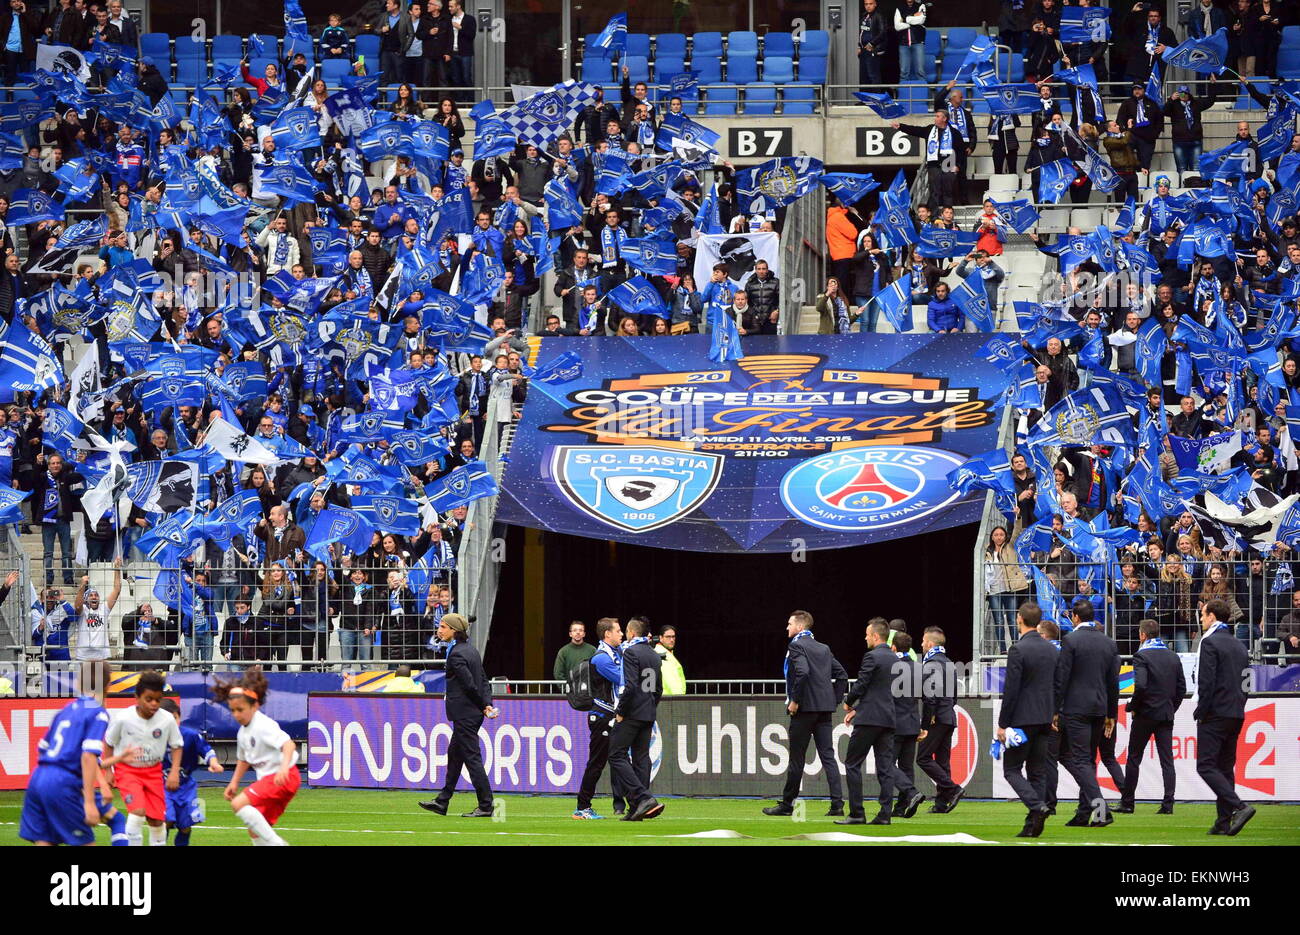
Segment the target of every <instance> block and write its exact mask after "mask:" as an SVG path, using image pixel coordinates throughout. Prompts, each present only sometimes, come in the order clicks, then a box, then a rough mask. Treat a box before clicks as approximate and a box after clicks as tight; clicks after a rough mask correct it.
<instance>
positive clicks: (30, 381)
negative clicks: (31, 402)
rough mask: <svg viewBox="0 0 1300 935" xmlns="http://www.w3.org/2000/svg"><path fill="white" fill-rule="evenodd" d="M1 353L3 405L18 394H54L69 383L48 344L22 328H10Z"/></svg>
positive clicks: (52, 349)
mask: <svg viewBox="0 0 1300 935" xmlns="http://www.w3.org/2000/svg"><path fill="white" fill-rule="evenodd" d="M2 347H3V349H2V350H0V402H12V401H13V399H14V394H15V393H16V392H25V391H34V392H37V393H39V392H40V391H41V390H52V389H54V388H55V387H59V386H62V385H63V384H64V383H66V382H67V379H66V378H65V377H64V375H63V363H62V362H61V361H60V360H59V358H58V357H57V356H56V355H55V353H54V348H52V347H50V345H49V342H47V341H46V340H45V339H44V338H42V337H41V336H40V335H38V334H33V333H32V331H31V330H30V329H28V328H26V327H24V326H23V325H21V324H18V325H14V326H11V327H10V328H9V331H8V333H7V334H5V340H4V344H3V346H2Z"/></svg>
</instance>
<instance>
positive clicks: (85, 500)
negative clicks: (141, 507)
mask: <svg viewBox="0 0 1300 935" xmlns="http://www.w3.org/2000/svg"><path fill="white" fill-rule="evenodd" d="M130 486H131V475H130V474H128V473H127V471H126V462H125V461H123V460H122V456H121V455H120V454H118V453H117V451H116V450H114V451H112V452H110V453H109V456H108V470H107V471H106V472H105V473H104V476H103V477H101V478H100V479H99V483H97V484H95V486H94V487H91V488H90V489H89V490H87V491H86V492H85V493H84V494H82V495H81V506H82V509H84V510H85V511H86V524H87V526H89V527H90V528H92V529H93V528H94V527H95V526H96V525H97V524H98V523H99V520H100V517H102V516H103V515H104V514H105V513H107V512H108V511H109V510H111V509H113V507H114V506H115V505H116V503H117V500H118V498H119V497H121V496H122V495H123V494H124V493H126V491H127V488H129V487H130Z"/></svg>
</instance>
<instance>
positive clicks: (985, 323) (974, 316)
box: [952, 267, 996, 332]
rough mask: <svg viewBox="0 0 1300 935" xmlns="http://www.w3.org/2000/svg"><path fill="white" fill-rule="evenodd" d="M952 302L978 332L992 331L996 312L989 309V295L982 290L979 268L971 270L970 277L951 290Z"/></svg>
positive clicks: (981, 277)
mask: <svg viewBox="0 0 1300 935" xmlns="http://www.w3.org/2000/svg"><path fill="white" fill-rule="evenodd" d="M952 300H953V301H954V302H956V303H957V307H958V308H960V309H961V310H962V312H963V313H964V314H965V315H966V317H967V318H969V319H970V320H971V321H972V322H974V323H975V327H977V328H979V330H980V331H985V332H989V331H992V330H993V324H994V322H993V316H994V315H995V314H996V310H995V309H991V308H989V295H988V292H987V291H986V290H985V289H984V277H983V276H981V275H980V269H979V267H976V268H975V269H973V270H971V273H970V275H969V276H967V277H966V278H965V279H963V280H962V281H961V282H960V283H958V284H957V288H956V289H953V290H952Z"/></svg>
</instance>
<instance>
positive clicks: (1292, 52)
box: [1277, 48, 1300, 78]
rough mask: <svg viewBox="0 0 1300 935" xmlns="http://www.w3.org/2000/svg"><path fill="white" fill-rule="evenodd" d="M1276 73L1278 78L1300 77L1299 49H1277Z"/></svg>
mask: <svg viewBox="0 0 1300 935" xmlns="http://www.w3.org/2000/svg"><path fill="white" fill-rule="evenodd" d="M1277 75H1278V77H1279V78H1300V49H1285V48H1284V49H1278V52H1277Z"/></svg>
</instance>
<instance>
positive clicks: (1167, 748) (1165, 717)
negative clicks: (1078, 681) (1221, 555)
mask: <svg viewBox="0 0 1300 935" xmlns="http://www.w3.org/2000/svg"><path fill="white" fill-rule="evenodd" d="M1138 632H1139V633H1141V634H1142V645H1141V646H1139V647H1138V651H1137V652H1136V653H1135V654H1134V656H1133V697H1131V698H1130V699H1129V702H1128V713H1129V716H1130V717H1131V718H1132V720H1131V721H1130V722H1129V727H1128V769H1127V771H1126V772H1125V773H1124V789H1123V791H1122V792H1121V793H1120V797H1119V805H1117V806H1116V807H1115V811H1117V812H1120V813H1121V814H1128V813H1130V812H1132V811H1133V802H1134V799H1135V797H1136V794H1137V784H1138V775H1139V773H1140V771H1141V769H1142V756H1143V754H1144V753H1145V752H1146V748H1147V743H1148V742H1149V741H1150V740H1151V738H1152V737H1155V739H1156V755H1157V756H1159V757H1160V773H1161V775H1163V776H1164V780H1165V797H1164V798H1163V799H1162V800H1161V802H1160V808H1159V809H1158V810H1157V812H1156V814H1158V815H1172V814H1173V813H1174V784H1175V782H1176V781H1177V774H1176V773H1175V772H1174V715H1175V714H1176V713H1177V711H1178V706H1179V705H1180V704H1182V703H1183V696H1184V695H1186V694H1187V680H1186V679H1185V678H1183V663H1182V660H1181V659H1179V658H1178V654H1177V653H1176V652H1174V651H1173V650H1172V649H1170V648H1169V647H1167V646H1166V645H1165V643H1164V640H1162V639H1160V624H1159V623H1157V622H1156V621H1154V620H1142V621H1140V622H1139V623H1138Z"/></svg>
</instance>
